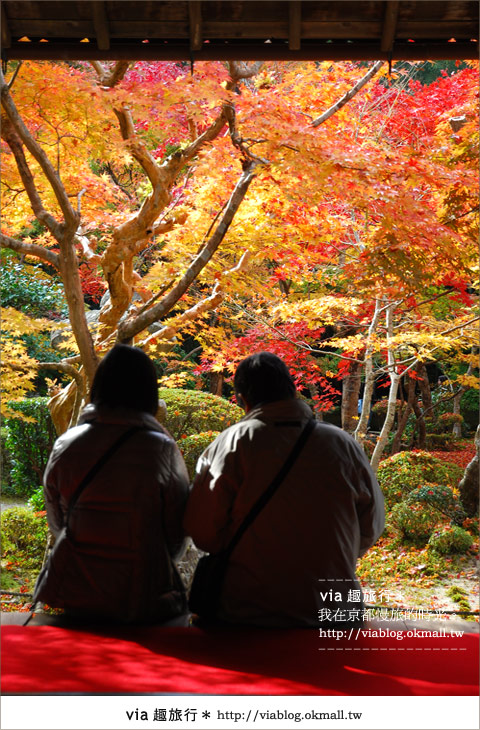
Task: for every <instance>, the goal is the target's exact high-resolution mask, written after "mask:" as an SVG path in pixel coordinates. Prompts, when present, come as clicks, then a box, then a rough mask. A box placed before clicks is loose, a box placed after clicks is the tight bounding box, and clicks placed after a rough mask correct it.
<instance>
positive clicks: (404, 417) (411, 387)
mask: <svg viewBox="0 0 480 730" xmlns="http://www.w3.org/2000/svg"><path fill="white" fill-rule="evenodd" d="M407 377H408V376H407ZM415 386H416V381H415V380H414V378H408V384H407V402H406V403H405V407H404V409H403V412H402V414H401V416H400V417H399V420H398V426H397V431H396V433H395V437H394V439H393V442H392V452H391V453H392V454H396V453H397V452H398V451H400V444H401V441H402V435H403V432H404V431H405V426H406V425H407V421H408V417H409V415H410V413H412V411H413V401H414V398H415Z"/></svg>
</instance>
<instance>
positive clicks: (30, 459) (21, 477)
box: [2, 398, 57, 497]
mask: <svg viewBox="0 0 480 730" xmlns="http://www.w3.org/2000/svg"><path fill="white" fill-rule="evenodd" d="M47 402H48V398H25V399H24V400H21V401H15V402H10V403H9V404H8V407H9V409H10V410H11V411H17V412H18V413H19V414H22V415H23V416H26V418H27V419H29V420H26V419H25V418H22V417H21V416H20V415H19V417H18V418H11V417H8V418H5V448H6V451H7V454H8V455H7V458H6V460H5V462H6V465H7V466H8V467H9V472H8V473H6V474H5V476H4V477H3V476H2V483H3V489H4V491H5V493H6V494H11V495H16V496H19V497H29V496H30V495H31V494H32V493H33V492H34V491H35V489H36V488H37V487H38V486H39V485H40V484H41V483H42V478H43V473H44V471H45V467H46V465H47V461H48V457H49V455H50V452H51V450H52V447H53V444H54V442H55V439H56V437H57V434H56V432H55V427H54V425H53V421H52V419H51V417H50V412H49V410H48V407H47Z"/></svg>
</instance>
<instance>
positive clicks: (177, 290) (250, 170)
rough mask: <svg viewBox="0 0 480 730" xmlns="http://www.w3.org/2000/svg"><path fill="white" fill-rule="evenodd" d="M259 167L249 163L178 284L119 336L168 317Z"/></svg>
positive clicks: (222, 233)
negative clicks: (214, 226) (210, 234)
mask: <svg viewBox="0 0 480 730" xmlns="http://www.w3.org/2000/svg"><path fill="white" fill-rule="evenodd" d="M255 168H256V163H255V162H250V163H249V164H248V165H247V166H246V168H245V170H244V172H243V173H242V175H241V177H240V179H239V181H238V182H237V184H236V186H235V189H234V190H233V192H232V195H231V196H230V200H229V202H228V205H227V207H226V208H225V211H224V213H223V215H222V218H221V220H220V222H219V223H218V225H217V227H216V229H215V231H214V233H213V234H212V236H211V237H210V239H209V240H208V241H207V243H206V244H205V246H204V247H203V249H202V251H201V252H200V253H199V254H198V255H197V256H196V257H195V259H194V260H193V262H192V263H191V264H190V266H189V267H188V269H187V271H186V272H185V274H184V275H183V276H182V277H181V279H180V280H179V281H178V282H177V284H176V285H175V286H174V287H173V288H172V289H171V290H170V292H169V293H168V294H167V295H166V296H165V297H163V299H161V300H160V301H159V302H158V303H157V304H156V305H155V306H153V307H152V308H151V309H149V310H148V311H146V312H143V314H141V315H137V316H133V317H132V318H130V319H128V320H126V321H125V322H123V323H121V324H120V326H119V329H118V339H119V341H120V342H126V341H129V340H131V338H132V337H134V336H135V335H136V334H138V333H139V332H141V331H142V330H144V329H145V328H146V327H148V326H149V325H151V324H153V322H156V321H157V320H159V319H161V318H162V317H164V316H165V315H166V314H167V313H168V312H169V311H170V310H171V309H172V307H173V306H174V305H175V304H176V302H177V301H178V300H179V299H180V297H181V296H183V294H184V293H185V292H186V291H187V289H188V287H189V286H190V284H191V283H192V282H193V281H194V280H195V279H196V278H197V276H198V274H199V273H200V271H201V270H202V269H203V268H204V267H205V266H206V265H207V264H208V262H209V261H210V259H211V258H212V256H213V254H214V253H215V251H216V250H217V249H218V247H219V246H220V244H221V242H222V241H223V239H224V237H225V234H226V233H227V231H228V228H229V226H230V224H231V222H232V220H233V218H234V216H235V214H236V212H237V210H238V208H239V207H240V204H241V202H242V201H243V199H244V197H245V195H246V193H247V190H248V188H249V186H250V183H251V182H252V180H253V178H254V177H255Z"/></svg>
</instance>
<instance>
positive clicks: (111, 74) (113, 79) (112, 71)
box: [90, 61, 130, 88]
mask: <svg viewBox="0 0 480 730" xmlns="http://www.w3.org/2000/svg"><path fill="white" fill-rule="evenodd" d="M90 63H91V65H92V66H93V68H94V69H95V71H96V73H97V77H98V83H99V84H100V86H108V87H110V88H112V87H113V86H115V84H117V83H118V82H119V81H121V80H122V79H123V77H124V76H125V74H126V73H127V71H128V67H129V65H130V61H116V62H115V65H114V66H113V67H112V68H109V69H107V68H105V66H103V64H101V63H100V61H90Z"/></svg>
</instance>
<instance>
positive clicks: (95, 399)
mask: <svg viewBox="0 0 480 730" xmlns="http://www.w3.org/2000/svg"><path fill="white" fill-rule="evenodd" d="M90 401H91V403H94V404H95V405H98V406H104V405H105V406H109V407H110V408H119V407H123V408H131V409H134V410H136V411H144V412H146V413H151V414H152V415H155V414H156V413H157V410H158V384H157V373H156V372H155V366H154V364H153V362H152V361H151V360H150V358H149V357H148V355H146V354H145V353H144V352H142V350H140V349H139V348H138V347H130V346H129V345H115V347H113V348H112V349H111V350H110V352H108V353H107V354H106V355H105V357H104V358H103V360H102V361H101V362H100V364H99V366H98V368H97V372H96V373H95V377H94V378H93V383H92V389H91V391H90Z"/></svg>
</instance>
